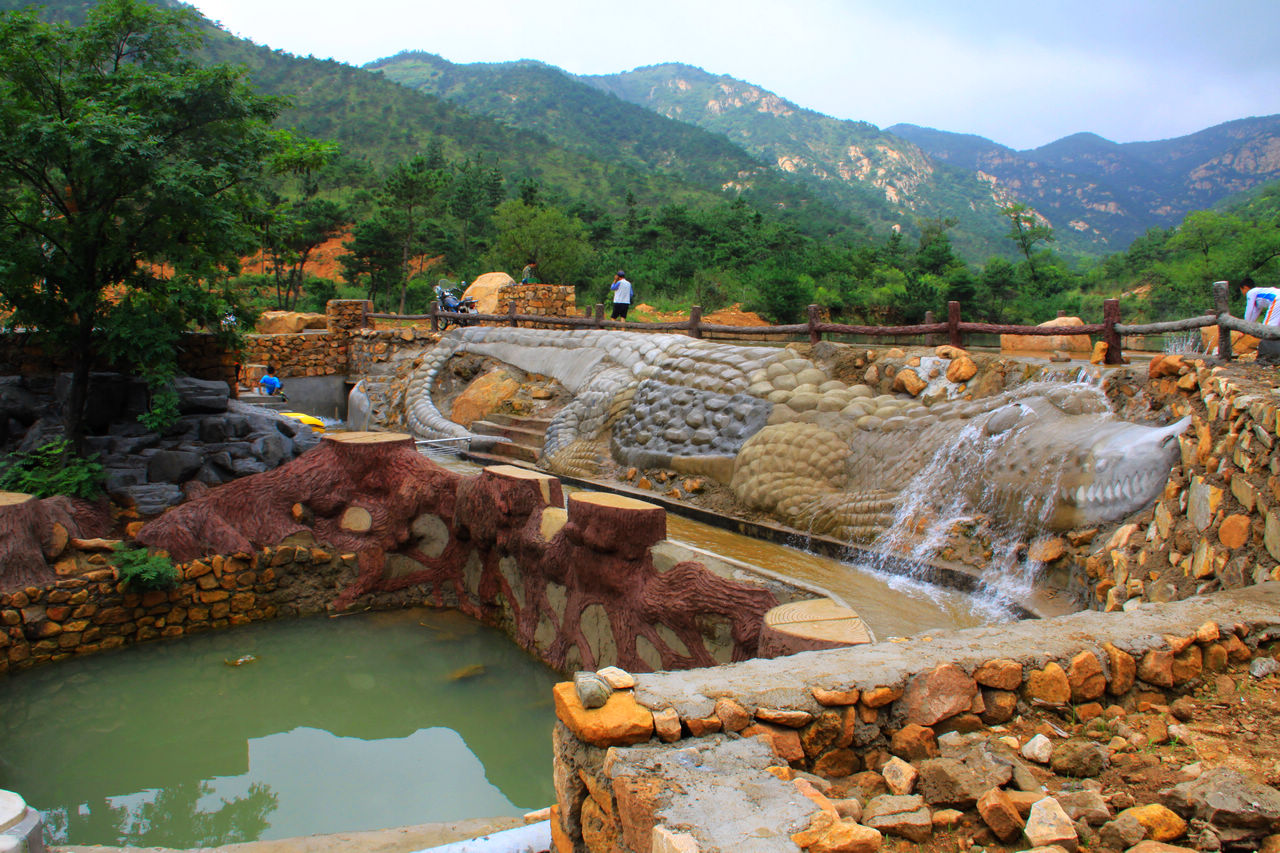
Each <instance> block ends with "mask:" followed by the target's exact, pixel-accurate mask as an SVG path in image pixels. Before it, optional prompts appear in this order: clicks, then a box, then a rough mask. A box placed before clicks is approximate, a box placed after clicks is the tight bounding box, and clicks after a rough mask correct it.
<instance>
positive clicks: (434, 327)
mask: <svg viewBox="0 0 1280 853" xmlns="http://www.w3.org/2000/svg"><path fill="white" fill-rule="evenodd" d="M430 314H431V331H433V332H438V331H440V302H439V300H434V301H432V303H431V311H430Z"/></svg>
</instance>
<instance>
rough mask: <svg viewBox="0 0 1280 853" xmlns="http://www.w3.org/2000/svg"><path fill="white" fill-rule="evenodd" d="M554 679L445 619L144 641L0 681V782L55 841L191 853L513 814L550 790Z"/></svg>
mask: <svg viewBox="0 0 1280 853" xmlns="http://www.w3.org/2000/svg"><path fill="white" fill-rule="evenodd" d="M238 661H239V662H240V664H239V665H234V664H236V663H237V662H238ZM558 680H559V677H558V676H557V675H556V674H555V673H554V672H552V671H551V670H549V669H547V668H546V667H545V666H543V665H542V664H541V663H539V662H538V661H536V660H534V659H533V658H531V657H529V656H528V655H527V654H525V653H524V652H523V651H522V650H521V649H520V648H518V647H517V646H516V645H515V644H514V643H512V642H511V641H510V640H508V639H507V638H506V637H505V636H504V635H503V634H502V633H500V632H498V631H496V630H493V629H490V628H487V627H485V626H483V625H480V624H479V623H476V622H474V621H472V620H470V619H468V618H467V617H465V616H462V615H460V614H458V613H455V612H452V611H441V610H427V609H415V610H407V611H395V612H387V613H364V614H357V615H352V616H343V617H339V618H327V617H314V618H309V619H300V620H292V621H279V622H270V623H261V624H257V625H251V626H245V627H241V628H234V629H230V630H226V631H217V632H211V633H207V634H199V635H196V636H192V637H188V638H185V639H183V640H180V641H176V642H164V643H150V644H144V645H140V646H134V647H130V648H128V649H124V650H121V651H119V652H113V653H109V654H103V655H96V656H90V657H85V658H80V659H75V660H70V661H64V662H63V663H60V664H56V665H54V666H49V667H44V668H40V669H35V670H31V671H28V672H24V673H20V674H18V675H14V676H10V677H9V678H8V679H6V680H3V681H0V788H5V789H9V790H13V791H16V792H18V793H20V794H21V795H22V796H23V797H24V798H25V799H26V800H27V802H28V804H30V805H31V806H32V807H34V808H37V809H39V810H41V811H42V812H44V814H45V822H46V825H47V827H48V839H49V841H50V842H51V843H54V844H77V845H79V844H127V845H130V846H165V847H197V846H211V845H220V844H227V843H233V842H239V841H251V840H258V839H264V840H266V839H276V838H287V837H292V836H297V835H311V834H315V833H332V832H347V831H357V830H366V829H382V828H387V827H394V826H405V825H411V824H419V823H428V822H434V821H452V820H460V819H464V818H471V817H496V816H500V815H518V814H522V813H524V812H527V811H531V810H534V809H538V808H542V807H544V806H547V805H550V804H551V803H552V802H553V801H554V799H555V791H554V789H553V787H552V782H551V780H552V773H551V757H552V750H551V730H552V726H553V724H554V722H555V710H554V708H553V706H552V698H551V697H552V692H551V687H552V685H553V684H554V683H555V682H556V681H558Z"/></svg>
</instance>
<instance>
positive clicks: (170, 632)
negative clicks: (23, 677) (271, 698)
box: [0, 546, 415, 672]
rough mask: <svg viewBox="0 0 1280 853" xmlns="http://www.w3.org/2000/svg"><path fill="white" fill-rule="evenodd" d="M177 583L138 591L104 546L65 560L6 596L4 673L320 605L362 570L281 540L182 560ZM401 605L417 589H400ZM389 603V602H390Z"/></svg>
mask: <svg viewBox="0 0 1280 853" xmlns="http://www.w3.org/2000/svg"><path fill="white" fill-rule="evenodd" d="M176 568H177V571H178V576H179V581H178V583H177V585H176V586H174V587H173V588H172V589H167V590H149V591H143V590H135V589H132V588H131V587H130V586H129V585H128V584H127V582H125V581H123V580H121V579H120V578H119V575H118V573H117V572H116V570H115V569H114V568H112V567H111V565H109V563H108V561H107V555H106V553H104V552H101V551H89V552H75V553H72V554H70V555H68V556H67V557H66V558H64V559H63V560H62V561H60V562H59V563H58V566H57V572H58V575H59V578H58V580H56V581H55V582H54V583H52V584H50V585H48V586H44V587H27V588H25V589H22V590H16V591H13V592H10V593H4V594H0V625H2V626H3V630H2V631H0V672H10V671H18V670H22V669H26V668H28V667H31V666H35V665H38V664H46V663H54V662H57V661H60V660H65V659H66V658H68V657H71V656H73V655H85V654H92V653H95V652H100V651H107V650H109V649H115V648H119V647H121V646H125V645H131V644H133V643H140V642H145V641H148V640H156V639H162V638H164V639H172V638H176V637H182V636H185V635H187V634H195V633H199V632H202V631H208V630H213V629H218V628H226V627H230V626H233V625H246V624H248V623H250V622H258V621H262V620H266V619H275V618H277V617H282V616H305V615H310V614H313V613H323V612H325V610H326V605H327V602H328V600H329V598H330V597H331V595H332V590H333V589H334V587H335V586H337V585H343V584H346V583H350V582H351V581H352V580H353V579H354V577H355V575H356V573H357V566H356V558H355V555H354V554H339V553H336V552H335V551H334V550H333V549H331V548H325V547H322V546H302V547H294V546H281V547H279V548H267V549H263V550H262V551H260V552H257V553H254V554H235V555H228V556H220V555H219V556H213V557H210V558H208V559H202V560H193V561H191V562H189V563H184V564H181V565H178V566H177V567H176ZM403 598H404V599H406V601H405V602H404V603H415V602H411V601H408V599H411V598H412V596H409V595H406V596H403ZM384 605H385V606H391V604H390V603H389V602H384Z"/></svg>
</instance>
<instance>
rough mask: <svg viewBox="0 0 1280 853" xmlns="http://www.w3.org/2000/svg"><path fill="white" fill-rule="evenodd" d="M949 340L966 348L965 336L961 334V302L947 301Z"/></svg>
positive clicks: (957, 345)
mask: <svg viewBox="0 0 1280 853" xmlns="http://www.w3.org/2000/svg"><path fill="white" fill-rule="evenodd" d="M947 342H948V343H950V344H951V345H952V346H953V347H959V348H960V349H964V336H963V335H961V334H960V303H959V302H955V301H954V300H953V301H951V302H948V303H947Z"/></svg>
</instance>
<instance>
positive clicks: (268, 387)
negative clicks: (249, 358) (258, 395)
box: [258, 365, 289, 403]
mask: <svg viewBox="0 0 1280 853" xmlns="http://www.w3.org/2000/svg"><path fill="white" fill-rule="evenodd" d="M258 385H259V386H260V387H261V388H262V393H263V394H266V395H267V396H268V397H270V396H272V395H274V394H279V395H280V399H282V400H284V401H285V402H286V403H287V402H288V401H289V398H288V397H286V396H285V393H284V383H283V382H281V381H280V378H279V377H278V376H276V369H275V368H274V367H272V366H271V365H267V372H266V373H264V374H262V378H261V379H259V380H258Z"/></svg>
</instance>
